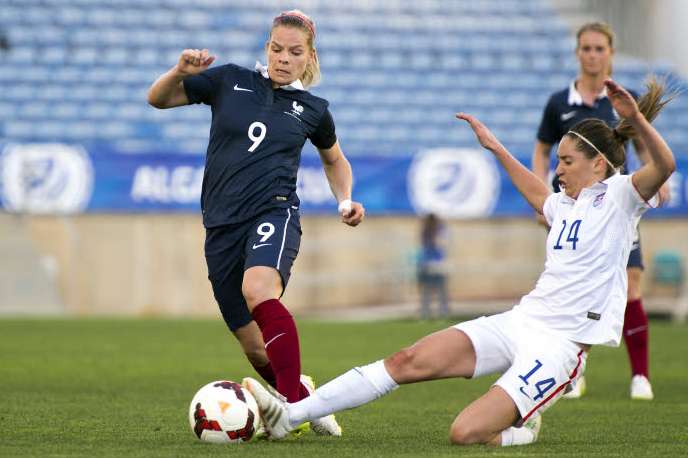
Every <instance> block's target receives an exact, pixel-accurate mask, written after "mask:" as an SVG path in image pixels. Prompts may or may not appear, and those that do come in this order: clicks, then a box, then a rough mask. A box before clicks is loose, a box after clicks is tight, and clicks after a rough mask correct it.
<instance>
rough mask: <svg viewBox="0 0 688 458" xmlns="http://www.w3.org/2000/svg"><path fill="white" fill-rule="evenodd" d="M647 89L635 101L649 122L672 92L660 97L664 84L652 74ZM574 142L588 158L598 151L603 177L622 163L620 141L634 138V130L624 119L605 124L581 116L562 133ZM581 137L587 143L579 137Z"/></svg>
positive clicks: (622, 155)
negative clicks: (603, 164) (604, 166)
mask: <svg viewBox="0 0 688 458" xmlns="http://www.w3.org/2000/svg"><path fill="white" fill-rule="evenodd" d="M646 87H647V92H645V94H643V96H642V97H640V99H639V100H638V109H639V110H640V112H641V113H642V114H643V116H645V119H647V120H648V121H649V122H652V121H653V120H654V119H655V118H656V117H657V115H658V114H659V112H660V111H661V110H662V109H663V108H664V106H665V105H666V104H667V103H669V102H670V101H671V100H672V99H673V97H674V96H675V95H676V94H675V93H671V94H670V95H669V96H667V97H664V94H665V88H666V85H665V83H664V82H659V81H657V78H656V77H654V76H653V77H650V79H649V80H648V82H647V84H646ZM566 135H568V136H569V137H570V138H571V139H572V140H574V141H576V149H577V150H579V151H581V152H582V153H583V154H584V155H585V157H587V158H588V159H593V158H594V157H595V156H596V155H597V154H602V155H603V156H604V158H605V159H606V160H607V163H608V164H609V165H610V167H608V168H607V176H610V175H612V174H613V173H614V169H617V168H619V167H621V166H623V164H624V163H625V162H626V150H625V148H624V144H625V143H626V142H627V141H628V140H629V139H631V138H635V137H636V135H637V132H636V131H635V129H634V128H633V126H632V125H631V123H630V122H628V120H626V119H621V121H620V122H619V123H618V124H617V125H616V127H614V128H611V127H609V126H608V125H607V124H606V123H605V122H604V121H601V120H599V119H592V118H591V119H585V120H583V121H581V122H579V123H578V124H576V125H575V126H573V127H572V128H571V130H570V131H569V132H568V133H567V134H566ZM580 137H584V138H585V139H587V140H588V141H589V142H590V143H591V144H592V145H591V144H588V143H587V142H585V141H583V140H581V138H580Z"/></svg>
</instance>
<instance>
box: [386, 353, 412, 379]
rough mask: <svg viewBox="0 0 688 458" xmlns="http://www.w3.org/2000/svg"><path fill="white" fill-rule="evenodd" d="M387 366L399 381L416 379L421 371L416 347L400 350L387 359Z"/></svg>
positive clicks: (390, 373)
mask: <svg viewBox="0 0 688 458" xmlns="http://www.w3.org/2000/svg"><path fill="white" fill-rule="evenodd" d="M385 367H386V368H387V371H388V372H389V375H390V376H391V377H392V378H393V379H394V380H395V381H396V382H397V383H408V382H412V381H415V380H416V379H417V378H418V373H419V367H418V358H417V351H416V349H415V348H414V347H407V348H403V349H401V350H399V351H398V352H396V353H394V354H393V355H392V356H390V357H388V358H386V359H385Z"/></svg>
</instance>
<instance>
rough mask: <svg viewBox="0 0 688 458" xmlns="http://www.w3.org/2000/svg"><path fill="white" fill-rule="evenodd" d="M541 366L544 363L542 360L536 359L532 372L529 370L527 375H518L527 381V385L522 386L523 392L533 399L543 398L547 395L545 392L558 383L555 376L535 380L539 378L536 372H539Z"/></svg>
mask: <svg viewBox="0 0 688 458" xmlns="http://www.w3.org/2000/svg"><path fill="white" fill-rule="evenodd" d="M541 367H542V363H541V362H540V360H538V359H536V360H535V367H533V368H532V369H531V370H530V372H528V373H527V374H525V375H519V376H518V378H520V379H521V380H522V381H523V383H525V385H523V386H522V387H521V388H520V390H521V393H523V394H524V395H526V396H527V397H528V398H530V399H532V400H533V401H537V400H539V399H542V398H543V397H544V396H545V393H547V392H548V391H549V390H551V389H552V388H554V386H555V385H556V384H557V382H556V381H555V380H554V377H550V378H546V379H541V380H539V381H537V382H536V381H535V380H537V379H538V377H537V376H536V373H537V372H538V370H540V368H541Z"/></svg>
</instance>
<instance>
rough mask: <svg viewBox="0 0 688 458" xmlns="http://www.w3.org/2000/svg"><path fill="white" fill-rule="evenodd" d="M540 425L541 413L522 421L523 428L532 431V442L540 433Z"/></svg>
mask: <svg viewBox="0 0 688 458" xmlns="http://www.w3.org/2000/svg"><path fill="white" fill-rule="evenodd" d="M541 427H542V415H538V416H537V417H535V418H531V419H529V420H528V421H527V422H525V423H523V428H526V429H528V430H530V432H531V433H533V442H535V441H536V440H537V439H538V436H539V435H540V428H541Z"/></svg>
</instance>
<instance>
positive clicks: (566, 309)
mask: <svg viewBox="0 0 688 458" xmlns="http://www.w3.org/2000/svg"><path fill="white" fill-rule="evenodd" d="M655 199H656V198H653V201H654V200H655ZM650 205H652V206H654V203H652V202H651V204H648V203H647V202H645V201H644V200H643V198H642V197H641V196H640V194H638V191H637V190H636V189H635V187H634V186H633V183H632V182H631V176H630V175H618V174H617V175H614V176H612V177H609V178H608V179H606V180H604V181H602V182H598V183H596V184H594V185H593V186H590V187H589V188H585V189H583V190H582V191H581V193H580V195H579V196H578V199H572V198H570V197H568V196H567V195H566V194H564V193H563V192H559V193H556V194H552V195H551V196H549V197H548V198H547V200H546V201H545V205H544V216H545V218H546V219H547V223H548V224H549V225H550V227H551V229H550V231H549V235H548V236H547V262H546V263H545V271H544V272H543V273H542V275H540V278H539V279H538V282H537V284H536V285H535V289H534V290H533V291H532V292H531V293H530V294H528V295H527V296H524V297H523V298H522V299H521V302H520V304H519V305H517V306H516V307H515V308H517V309H518V310H519V311H520V312H522V313H524V314H526V315H528V316H529V317H531V318H533V319H534V320H536V321H538V322H540V323H542V324H543V325H545V326H546V327H547V328H548V329H551V330H553V331H556V332H558V333H561V334H562V335H564V336H565V337H566V338H568V339H569V340H572V341H574V342H579V343H583V344H590V345H592V344H602V345H611V346H618V345H619V341H620V340H621V329H622V327H623V320H624V310H625V308H626V294H627V282H628V279H627V274H626V264H627V262H628V255H629V253H630V251H631V246H632V244H633V240H634V238H635V236H636V227H637V225H638V221H639V220H640V217H641V215H642V214H643V212H644V211H645V210H646V209H647V208H649V207H650Z"/></svg>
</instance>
